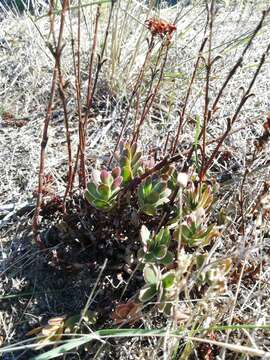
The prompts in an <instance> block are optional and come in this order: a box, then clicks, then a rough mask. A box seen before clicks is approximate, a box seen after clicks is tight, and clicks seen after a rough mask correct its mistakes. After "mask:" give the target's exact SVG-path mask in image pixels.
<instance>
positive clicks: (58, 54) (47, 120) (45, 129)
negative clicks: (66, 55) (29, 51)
mask: <svg viewBox="0 0 270 360" xmlns="http://www.w3.org/2000/svg"><path fill="white" fill-rule="evenodd" d="M67 5H68V0H64V1H63V6H62V11H61V18H60V29H59V34H58V41H57V47H56V49H55V64H54V69H53V77H52V83H51V91H50V97H49V101H48V106H47V113H46V117H45V120H44V126H43V133H42V141H41V149H40V164H39V175H38V191H37V202H36V209H35V214H34V218H33V224H32V226H33V234H34V239H35V241H36V243H37V244H38V245H39V246H40V247H42V248H43V247H44V245H43V243H42V241H41V239H40V236H39V231H38V225H39V213H40V207H41V204H42V192H43V187H44V168H45V150H46V146H47V142H48V127H49V123H50V121H51V118H52V107H53V101H54V97H55V91H56V85H57V72H58V70H57V67H58V63H59V59H60V57H61V51H62V39H63V32H64V24H65V13H66V9H67Z"/></svg>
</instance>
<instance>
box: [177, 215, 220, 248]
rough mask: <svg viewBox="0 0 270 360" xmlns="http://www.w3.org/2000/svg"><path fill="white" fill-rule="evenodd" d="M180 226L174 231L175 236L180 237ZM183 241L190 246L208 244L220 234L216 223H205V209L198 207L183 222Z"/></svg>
mask: <svg viewBox="0 0 270 360" xmlns="http://www.w3.org/2000/svg"><path fill="white" fill-rule="evenodd" d="M178 232H179V227H177V228H176V230H175V232H174V238H175V239H178ZM181 235H182V238H181V242H182V243H183V244H185V245H187V246H189V247H195V246H206V245H208V244H209V243H210V241H211V240H212V239H213V238H214V237H216V236H217V235H218V231H217V230H216V228H215V225H214V224H212V225H209V226H207V225H206V224H205V210H204V209H203V208H198V209H197V210H195V211H193V212H192V213H191V214H190V215H187V216H186V218H185V221H184V222H183V223H182V224H181Z"/></svg>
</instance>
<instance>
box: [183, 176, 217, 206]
mask: <svg viewBox="0 0 270 360" xmlns="http://www.w3.org/2000/svg"><path fill="white" fill-rule="evenodd" d="M213 199H214V197H213V194H212V191H211V187H210V185H207V184H205V183H199V184H197V185H195V184H194V182H191V183H190V186H189V187H188V189H187V191H186V208H187V210H188V211H189V212H192V211H194V210H196V209H197V208H203V209H205V210H207V209H209V208H210V206H211V205H212V203H213Z"/></svg>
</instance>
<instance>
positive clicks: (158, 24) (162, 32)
mask: <svg viewBox="0 0 270 360" xmlns="http://www.w3.org/2000/svg"><path fill="white" fill-rule="evenodd" d="M145 25H146V27H147V28H148V29H149V30H150V31H151V33H152V35H153V36H156V35H159V36H160V37H161V38H163V37H164V36H166V35H167V36H168V37H169V39H171V37H172V34H173V32H174V31H175V30H176V26H175V25H174V24H170V23H167V22H166V21H164V20H160V19H156V18H150V19H148V20H146V22H145Z"/></svg>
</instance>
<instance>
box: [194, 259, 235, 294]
mask: <svg viewBox="0 0 270 360" xmlns="http://www.w3.org/2000/svg"><path fill="white" fill-rule="evenodd" d="M231 265H232V261H231V259H229V258H228V259H225V260H222V261H220V262H219V263H214V265H213V266H211V267H210V269H209V267H207V266H206V269H205V270H203V271H201V272H200V275H199V282H200V284H201V285H205V284H207V285H208V286H209V289H208V292H211V293H220V294H222V293H224V292H225V291H226V283H227V281H226V275H227V274H228V273H229V272H230V270H231Z"/></svg>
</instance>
